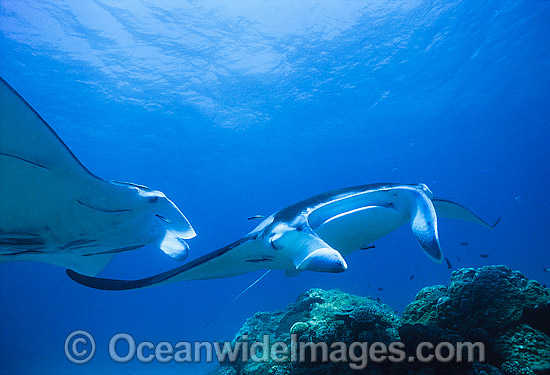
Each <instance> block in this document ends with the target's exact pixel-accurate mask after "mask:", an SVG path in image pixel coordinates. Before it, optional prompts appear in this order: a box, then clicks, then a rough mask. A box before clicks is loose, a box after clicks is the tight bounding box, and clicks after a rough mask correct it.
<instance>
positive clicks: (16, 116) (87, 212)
mask: <svg viewBox="0 0 550 375" xmlns="http://www.w3.org/2000/svg"><path fill="white" fill-rule="evenodd" d="M0 199H1V201H2V203H1V204H0V262H11V261H18V260H30V261H39V262H46V263H51V264H55V265H59V266H63V267H65V268H71V269H74V270H77V271H78V272H81V273H83V274H87V275H96V274H97V273H98V272H100V271H101V270H102V269H103V268H104V267H105V266H106V265H107V264H108V263H109V262H110V260H111V259H112V257H113V256H114V255H115V254H116V253H119V252H122V251H129V250H133V249H137V248H140V247H143V246H145V245H147V244H151V243H152V244H157V245H158V246H159V247H160V248H161V249H162V250H163V251H164V252H166V253H167V254H168V255H170V256H172V257H173V258H176V259H184V258H185V257H186V256H187V253H188V246H187V244H186V243H185V241H184V240H185V239H189V238H192V237H194V236H195V232H194V230H193V228H192V227H191V225H190V224H189V222H188V221H187V219H186V218H185V216H183V214H182V213H181V212H180V210H179V209H178V208H177V207H176V206H175V205H174V204H173V203H172V202H171V201H170V200H169V199H168V198H166V196H165V195H164V194H163V193H161V192H159V191H154V190H151V189H149V188H147V187H144V186H140V185H136V184H132V183H123V182H113V181H104V180H102V179H100V178H98V177H96V176H95V175H93V174H92V173H91V172H89V171H88V170H87V169H86V168H85V167H84V166H83V165H82V164H81V163H80V162H79V161H78V159H77V158H76V157H75V156H74V155H73V153H72V152H71V151H70V150H69V148H68V147H67V146H66V145H65V144H64V143H63V141H62V140H61V139H60V138H59V137H58V136H57V134H56V133H55V132H54V131H53V130H52V128H51V127H50V126H49V125H48V124H47V123H46V122H45V121H44V120H43V119H42V118H41V117H40V115H38V113H36V111H34V110H33V109H32V108H31V106H30V105H29V104H28V103H27V102H26V101H25V100H24V99H23V98H21V96H19V94H17V92H15V90H14V89H12V88H11V87H10V86H9V85H8V84H7V83H6V82H5V81H4V80H3V79H1V78H0Z"/></svg>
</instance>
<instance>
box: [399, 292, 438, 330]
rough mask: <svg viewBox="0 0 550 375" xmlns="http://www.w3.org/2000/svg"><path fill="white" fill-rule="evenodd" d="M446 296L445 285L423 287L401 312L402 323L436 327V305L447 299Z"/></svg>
mask: <svg viewBox="0 0 550 375" xmlns="http://www.w3.org/2000/svg"><path fill="white" fill-rule="evenodd" d="M448 295H449V293H448V291H447V287H446V286H445V285H434V286H428V287H425V288H424V289H422V290H421V291H420V292H418V294H417V295H416V297H415V299H414V301H413V302H411V303H410V304H409V305H408V306H407V307H406V308H405V311H403V316H402V318H401V321H402V323H403V324H416V323H419V324H424V325H431V326H437V318H438V305H439V304H440V303H441V302H443V301H445V300H446V299H448V298H449V297H448Z"/></svg>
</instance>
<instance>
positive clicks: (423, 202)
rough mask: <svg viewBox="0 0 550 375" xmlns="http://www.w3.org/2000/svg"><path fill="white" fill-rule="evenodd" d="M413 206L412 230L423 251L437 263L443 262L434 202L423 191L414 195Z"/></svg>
mask: <svg viewBox="0 0 550 375" xmlns="http://www.w3.org/2000/svg"><path fill="white" fill-rule="evenodd" d="M414 196H415V204H413V205H412V212H411V229H412V231H413V234H414V236H415V237H416V239H417V240H418V243H419V244H420V247H422V250H424V252H425V253H426V255H428V257H430V259H432V260H433V261H434V262H436V263H441V262H442V261H443V255H442V253H441V246H440V245H439V235H438V233H437V215H436V213H435V208H434V206H433V204H432V201H431V200H430V199H429V198H428V197H427V196H426V194H425V193H424V192H422V191H417V192H415V193H414Z"/></svg>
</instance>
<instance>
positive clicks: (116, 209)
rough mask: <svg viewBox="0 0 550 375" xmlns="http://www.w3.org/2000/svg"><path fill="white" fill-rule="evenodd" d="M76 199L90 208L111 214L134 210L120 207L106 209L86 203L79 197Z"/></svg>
mask: <svg viewBox="0 0 550 375" xmlns="http://www.w3.org/2000/svg"><path fill="white" fill-rule="evenodd" d="M76 201H77V202H78V203H80V204H81V205H83V206H85V207H88V208H91V209H92V210H96V211H100V212H107V213H111V214H117V213H121V212H132V210H125V209H120V208H115V209H114V210H105V209H102V208H97V207H94V206H90V205H89V204H86V203H84V202H82V201H81V200H79V199H77V200H76Z"/></svg>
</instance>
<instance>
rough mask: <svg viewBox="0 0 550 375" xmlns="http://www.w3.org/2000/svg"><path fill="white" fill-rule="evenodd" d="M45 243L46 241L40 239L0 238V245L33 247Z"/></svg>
mask: <svg viewBox="0 0 550 375" xmlns="http://www.w3.org/2000/svg"><path fill="white" fill-rule="evenodd" d="M45 243H46V241H45V240H44V239H43V238H42V237H32V238H18V237H7V238H0V245H11V246H35V245H44V244H45Z"/></svg>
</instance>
